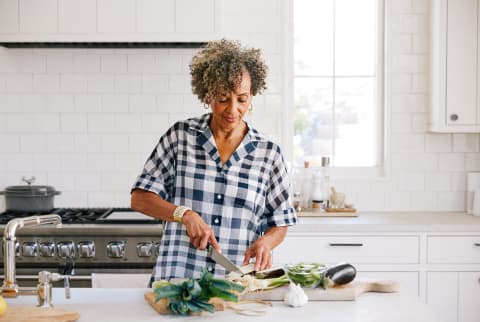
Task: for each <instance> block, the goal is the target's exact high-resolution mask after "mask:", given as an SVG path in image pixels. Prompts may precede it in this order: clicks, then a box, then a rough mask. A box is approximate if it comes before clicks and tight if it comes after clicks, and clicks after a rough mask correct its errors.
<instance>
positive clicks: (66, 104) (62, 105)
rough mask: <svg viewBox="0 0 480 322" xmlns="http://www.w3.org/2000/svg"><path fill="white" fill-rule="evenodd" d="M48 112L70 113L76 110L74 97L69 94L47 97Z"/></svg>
mask: <svg viewBox="0 0 480 322" xmlns="http://www.w3.org/2000/svg"><path fill="white" fill-rule="evenodd" d="M46 110H47V112H62V113H70V112H73V111H74V110H75V103H74V97H73V96H72V95H68V94H50V95H47V108H46Z"/></svg>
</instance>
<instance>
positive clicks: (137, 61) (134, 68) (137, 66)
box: [127, 54, 155, 73]
mask: <svg viewBox="0 0 480 322" xmlns="http://www.w3.org/2000/svg"><path fill="white" fill-rule="evenodd" d="M127 61H128V71H129V72H130V73H142V72H151V70H152V67H153V66H155V55H151V54H150V55H147V54H144V55H140V54H137V55H134V54H131V55H128V56H127Z"/></svg>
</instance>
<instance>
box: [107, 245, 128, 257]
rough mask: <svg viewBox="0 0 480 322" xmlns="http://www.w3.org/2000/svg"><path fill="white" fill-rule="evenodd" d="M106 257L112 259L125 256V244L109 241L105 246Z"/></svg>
mask: <svg viewBox="0 0 480 322" xmlns="http://www.w3.org/2000/svg"><path fill="white" fill-rule="evenodd" d="M107 255H108V257H112V258H122V257H124V256H125V242H123V241H111V242H109V243H108V244H107Z"/></svg>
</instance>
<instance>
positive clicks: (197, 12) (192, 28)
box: [0, 0, 222, 42]
mask: <svg viewBox="0 0 480 322" xmlns="http://www.w3.org/2000/svg"><path fill="white" fill-rule="evenodd" d="M221 2H222V1H221V0H162V1H158V0H85V1H76V0H45V1H37V0H6V3H5V4H0V21H2V22H0V42H62V41H64V42H97V41H105V42H194V41H202V42H203V41H210V40H212V39H218V38H220V36H221ZM12 17H18V19H12ZM7 18H8V19H7Z"/></svg>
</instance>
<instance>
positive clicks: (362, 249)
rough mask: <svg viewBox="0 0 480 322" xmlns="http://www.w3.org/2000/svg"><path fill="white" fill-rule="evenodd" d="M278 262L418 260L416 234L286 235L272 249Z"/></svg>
mask: <svg viewBox="0 0 480 322" xmlns="http://www.w3.org/2000/svg"><path fill="white" fill-rule="evenodd" d="M273 261H274V263H275V264H286V263H296V262H319V263H338V262H349V263H352V264H363V263H365V264H367V263H385V264H388V263H408V264H410V263H418V262H419V239H418V237H416V236H287V238H286V239H285V241H284V242H283V243H282V244H280V246H278V247H277V248H276V249H275V250H274V253H273Z"/></svg>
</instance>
